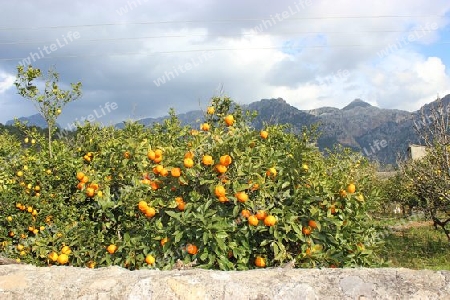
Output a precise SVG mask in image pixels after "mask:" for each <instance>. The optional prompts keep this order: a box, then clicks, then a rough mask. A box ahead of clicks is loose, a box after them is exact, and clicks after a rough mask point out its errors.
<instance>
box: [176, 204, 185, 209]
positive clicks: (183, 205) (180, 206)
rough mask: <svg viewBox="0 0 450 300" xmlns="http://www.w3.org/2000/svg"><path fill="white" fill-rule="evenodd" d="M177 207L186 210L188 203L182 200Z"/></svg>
mask: <svg viewBox="0 0 450 300" xmlns="http://www.w3.org/2000/svg"><path fill="white" fill-rule="evenodd" d="M177 208H178V209H179V210H184V209H185V208H186V203H185V202H180V203H178V204H177Z"/></svg>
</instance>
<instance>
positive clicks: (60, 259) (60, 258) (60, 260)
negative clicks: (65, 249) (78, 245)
mask: <svg viewBox="0 0 450 300" xmlns="http://www.w3.org/2000/svg"><path fill="white" fill-rule="evenodd" d="M57 261H58V263H59V264H61V265H65V264H67V263H68V262H69V256H67V254H64V253H63V254H60V255H59V256H58V259H57Z"/></svg>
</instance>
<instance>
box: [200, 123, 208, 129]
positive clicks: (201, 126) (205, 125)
mask: <svg viewBox="0 0 450 300" xmlns="http://www.w3.org/2000/svg"><path fill="white" fill-rule="evenodd" d="M209 128H210V126H209V124H208V123H203V124H202V125H200V129H201V130H203V131H209Z"/></svg>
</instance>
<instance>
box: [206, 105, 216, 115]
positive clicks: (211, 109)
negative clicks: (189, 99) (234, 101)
mask: <svg viewBox="0 0 450 300" xmlns="http://www.w3.org/2000/svg"><path fill="white" fill-rule="evenodd" d="M215 111H216V110H215V109H214V107H213V106H208V109H207V110H206V112H207V113H208V115H213V114H214V112H215Z"/></svg>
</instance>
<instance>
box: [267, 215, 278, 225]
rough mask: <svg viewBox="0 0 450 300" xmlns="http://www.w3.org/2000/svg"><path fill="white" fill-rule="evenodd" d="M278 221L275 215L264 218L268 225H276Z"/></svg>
mask: <svg viewBox="0 0 450 300" xmlns="http://www.w3.org/2000/svg"><path fill="white" fill-rule="evenodd" d="M276 222H277V219H275V217H274V216H267V217H265V218H264V225H266V226H274V225H275V223H276Z"/></svg>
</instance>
